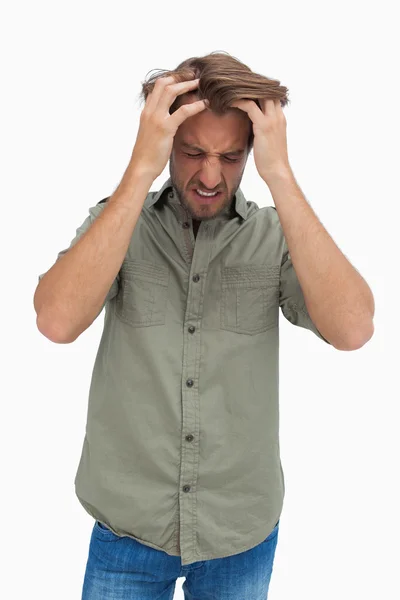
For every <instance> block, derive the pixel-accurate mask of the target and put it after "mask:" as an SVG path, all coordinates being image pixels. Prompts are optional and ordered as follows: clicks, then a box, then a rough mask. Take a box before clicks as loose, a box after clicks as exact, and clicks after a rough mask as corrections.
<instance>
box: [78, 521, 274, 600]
mask: <svg viewBox="0 0 400 600" xmlns="http://www.w3.org/2000/svg"><path fill="white" fill-rule="evenodd" d="M278 530H279V521H278V523H277V524H276V525H275V528H274V529H273V530H272V532H271V533H270V535H269V536H268V537H267V538H265V540H264V541H262V542H261V543H260V544H258V545H257V546H255V547H254V548H250V549H249V550H246V551H244V552H240V553H239V554H234V555H233V556H226V557H224V558H214V559H212V560H201V561H198V562H194V563H191V564H190V565H184V566H182V564H181V558H180V556H171V555H170V554H167V553H166V552H163V551H161V550H157V549H155V548H151V547H150V546H146V545H145V544H142V543H140V542H138V541H137V540H134V539H133V538H130V537H128V536H123V537H121V536H117V535H115V533H113V532H112V531H111V530H110V529H108V528H105V527H104V526H103V525H101V524H100V523H99V522H98V521H96V522H95V524H94V527H93V531H92V536H91V539H90V545H89V556H88V560H87V564H86V571H85V577H84V582H83V592H82V600H172V599H173V597H174V591H175V584H176V580H177V578H178V577H185V580H184V582H183V583H182V590H183V592H184V597H185V600H266V598H267V595H268V587H269V582H270V578H271V573H272V566H273V561H274V555H275V548H276V545H277V542H278Z"/></svg>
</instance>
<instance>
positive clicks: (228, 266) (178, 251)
mask: <svg viewBox="0 0 400 600" xmlns="http://www.w3.org/2000/svg"><path fill="white" fill-rule="evenodd" d="M107 200H108V198H105V199H104V200H102V201H101V202H99V203H98V204H97V205H96V206H93V207H91V208H90V209H89V213H90V214H89V216H88V217H87V218H86V220H85V221H84V222H83V224H82V225H81V226H80V227H79V229H78V230H77V234H76V237H75V238H74V239H73V240H72V242H71V245H70V247H71V246H72V245H74V244H75V243H76V241H77V240H78V239H79V238H80V236H81V235H82V234H83V233H84V232H85V231H86V230H87V229H88V227H89V226H90V224H91V223H92V222H93V220H94V219H95V218H96V217H97V216H98V215H99V213H100V212H101V211H102V210H103V208H104V206H105V202H106V201H107ZM67 250H68V248H67V249H65V250H62V251H61V252H60V253H59V255H58V258H59V257H60V256H62V254H64V253H65V252H67ZM39 277H41V276H39ZM103 306H105V317H104V330H103V333H102V337H101V340H100V344H99V348H98V352H97V355H96V359H95V363H94V368H93V373H92V380H91V385H90V391H89V401H88V413H87V425H86V434H85V437H84V441H83V448H82V454H81V458H80V462H79V466H78V469H77V474H76V478H75V491H76V495H77V497H78V499H79V501H80V503H81V504H82V506H83V507H84V509H85V510H86V511H87V512H88V513H89V514H90V515H91V516H92V517H93V518H94V519H96V520H99V521H101V522H102V523H103V524H105V525H106V526H107V527H108V528H110V529H111V530H112V531H113V532H114V533H115V534H117V535H118V536H129V537H131V538H133V539H135V540H137V541H139V542H141V543H142V544H145V545H147V546H151V547H152V548H156V549H158V550H162V551H164V552H166V553H167V554H170V555H173V556H181V562H182V565H188V564H190V563H193V562H196V561H200V560H210V559H213V558H221V557H225V556H231V555H233V554H237V553H239V552H243V551H245V550H248V549H250V548H252V547H254V546H256V545H257V544H259V543H261V542H262V541H263V540H264V539H265V538H266V537H267V536H268V535H269V534H270V533H271V531H272V529H273V528H274V526H275V525H276V523H277V521H278V520H279V518H280V515H281V511H282V506H283V498H284V492H285V487H284V476H283V471H282V466H281V461H280V453H279V385H278V379H279V328H278V324H279V307H281V310H282V312H283V314H284V316H285V317H286V319H288V320H289V321H290V322H291V323H293V324H294V325H298V326H300V327H304V328H307V329H309V330H311V331H312V332H314V334H315V335H317V336H318V337H320V338H321V339H322V340H324V341H325V342H327V343H329V342H328V341H327V340H325V338H323V336H322V335H321V334H320V333H319V331H318V330H317V329H316V327H315V325H314V324H313V322H312V321H311V318H310V316H309V314H308V312H307V308H306V306H305V302H304V297H303V293H302V290H301V287H300V285H299V281H298V279H297V276H296V273H295V270H294V268H293V265H292V262H291V258H290V254H289V253H288V247H287V244H286V240H285V238H284V235H283V230H282V227H281V224H280V221H279V218H278V213H277V211H276V209H275V207H273V206H267V207H263V208H259V207H258V206H257V204H256V203H255V202H253V201H246V199H245V197H244V195H243V193H242V192H241V190H240V188H239V189H238V191H237V192H236V195H235V198H234V201H233V204H232V206H231V207H230V208H228V209H226V211H225V212H223V213H222V214H220V215H219V216H218V217H217V218H215V219H212V220H209V221H202V222H201V223H200V226H199V229H198V233H197V236H196V238H195V237H194V234H193V222H192V219H191V217H190V215H189V213H188V212H187V210H186V209H185V208H184V207H183V206H182V205H181V204H180V202H179V200H178V197H177V195H176V192H175V191H174V189H173V188H172V186H171V180H170V179H168V180H167V181H166V182H165V184H164V185H163V187H162V188H161V190H160V191H159V192H158V193H156V192H149V193H148V195H147V197H146V200H145V202H144V206H143V209H142V211H141V214H140V216H139V219H138V222H137V224H136V226H135V229H134V231H133V234H132V238H131V241H130V244H129V248H128V251H127V253H126V256H125V258H124V261H123V263H122V265H121V269H120V271H119V273H118V275H117V277H116V279H115V281H114V282H113V285H112V287H111V289H110V291H109V293H108V295H107V297H106V299H105V302H104V305H103Z"/></svg>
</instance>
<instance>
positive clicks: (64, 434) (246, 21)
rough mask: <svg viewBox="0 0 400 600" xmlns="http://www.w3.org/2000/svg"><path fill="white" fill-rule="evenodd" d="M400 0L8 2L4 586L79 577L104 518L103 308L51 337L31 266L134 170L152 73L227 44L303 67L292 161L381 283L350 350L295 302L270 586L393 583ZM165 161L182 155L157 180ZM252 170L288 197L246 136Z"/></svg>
mask: <svg viewBox="0 0 400 600" xmlns="http://www.w3.org/2000/svg"><path fill="white" fill-rule="evenodd" d="M394 7H395V3H394V2H392V3H390V2H388V1H381V2H379V3H376V4H372V3H366V2H361V1H360V2H354V1H353V2H348V1H347V2H343V1H342V2H339V1H338V2H335V3H330V4H328V3H323V2H321V3H317V2H310V1H308V2H307V1H303V2H300V3H295V2H284V3H276V2H275V3H267V2H259V3H254V2H251V3H249V2H247V3H238V4H233V3H230V4H227V3H221V4H217V3H216V2H215V1H213V2H208V1H205V0H202V2H197V3H194V2H193V3H189V4H188V3H187V2H177V3H171V2H166V3H159V4H157V3H154V2H146V3H144V4H141V5H139V4H137V3H134V2H113V3H111V2H108V3H105V2H82V1H80V2H72V1H69V2H68V3H67V2H43V1H36V2H33V3H28V2H15V3H11V2H10V3H8V4H4V5H3V8H2V11H1V12H2V15H1V18H0V22H1V36H0V37H1V40H2V41H1V45H2V94H1V105H2V109H1V116H0V118H1V131H2V135H1V165H2V168H1V189H2V236H1V243H2V251H1V257H2V272H3V278H2V294H1V302H2V342H3V344H2V346H3V361H2V364H3V369H2V383H3V385H2V393H1V424H2V432H1V459H2V460H1V468H2V478H1V483H2V494H1V516H2V519H1V548H2V555H3V558H2V569H1V570H2V575H1V579H0V588H4V589H0V595H1V596H2V597H4V598H7V600H12V599H13V600H14V599H20V598H31V597H38V598H41V600H54V598H57V599H58V600H72V599H78V598H80V597H81V596H80V595H81V587H82V581H83V576H84V571H85V564H86V559H87V552H88V544H89V538H90V534H91V530H92V527H93V522H94V521H93V519H92V517H90V516H89V515H88V514H87V513H86V512H85V511H84V509H83V508H82V506H81V505H80V503H79V501H78V500H77V498H76V496H75V495H74V485H73V481H74V477H75V472H76V468H77V465H78V461H79V457H80V453H81V446H82V443H83V438H84V431H85V419H86V410H87V398H88V391H89V385H90V378H91V371H92V367H93V362H94V358H95V355H96V351H97V346H98V343H99V340H100V335H101V331H102V326H103V317H104V312H103V313H102V315H101V316H100V317H99V318H98V319H97V320H96V321H95V322H94V323H93V325H92V326H91V327H90V328H89V329H88V330H86V331H85V332H84V333H83V334H82V335H81V336H80V337H79V338H78V339H77V340H76V341H75V342H74V343H73V344H68V345H61V344H54V343H52V342H51V341H49V340H48V339H46V338H45V337H44V336H43V335H41V334H40V332H39V331H38V330H37V328H36V313H35V311H34V308H33V294H34V291H35V288H36V284H37V277H38V274H39V273H43V272H45V271H46V270H47V269H49V268H50V267H51V266H52V264H53V263H54V260H55V258H56V256H57V253H58V251H59V250H61V249H63V248H66V247H68V245H69V243H70V241H71V240H72V238H73V237H74V236H75V232H76V228H77V227H78V226H79V225H80V224H81V223H82V222H83V220H84V219H85V217H86V216H87V215H88V208H89V206H93V205H94V204H96V203H97V202H98V201H99V200H101V199H102V198H105V197H106V196H109V195H110V194H111V193H112V192H113V191H114V189H115V187H116V186H117V184H118V182H119V180H120V178H121V177H122V174H123V172H124V170H125V168H126V166H127V164H128V161H129V158H130V154H131V151H132V147H133V144H134V141H135V139H136V133H137V127H138V120H139V116H140V112H141V110H142V106H141V105H140V103H139V101H138V99H137V98H138V93H139V91H140V84H141V81H143V80H144V79H145V76H146V74H147V73H148V72H149V71H150V70H152V69H172V68H174V67H175V66H177V65H178V63H179V62H181V61H182V60H184V59H185V58H188V57H190V56H199V55H203V54H206V53H208V52H211V51H214V50H224V51H227V52H229V53H230V54H232V55H233V56H235V57H237V58H239V59H240V60H242V61H243V62H244V63H245V64H247V65H248V66H250V67H251V68H252V69H253V70H254V71H256V72H259V73H262V74H264V75H266V76H268V77H272V78H275V79H278V80H279V81H280V82H281V84H282V85H286V86H287V87H288V88H289V95H290V99H291V104H290V105H289V106H288V107H285V108H284V111H285V115H286V119H287V136H288V151H289V160H290V164H291V166H292V169H293V172H294V174H295V176H296V179H297V181H298V182H299V184H300V186H301V188H302V190H303V192H304V194H305V195H306V197H307V199H308V201H309V202H310V204H311V206H312V207H313V208H314V210H315V212H316V214H317V215H318V216H319V218H320V220H321V222H322V223H323V224H324V226H325V227H326V228H327V230H328V231H329V233H330V234H331V236H332V237H333V239H334V240H335V242H336V243H337V245H338V246H339V248H340V249H341V250H342V252H344V254H345V255H346V256H347V258H348V259H349V260H350V261H351V262H352V264H353V265H354V266H355V267H356V268H357V269H358V270H359V271H360V273H361V274H362V275H363V277H364V278H365V279H366V281H367V282H368V284H369V285H370V287H371V289H372V291H373V293H374V297H375V304H376V313H375V319H374V325H375V333H374V336H373V338H372V339H371V340H370V341H369V342H368V343H367V344H366V345H365V346H364V347H362V348H361V349H360V350H357V351H354V352H340V351H338V350H335V349H334V348H332V347H329V346H328V345H326V344H325V343H324V342H322V341H321V340H319V339H318V338H317V337H316V336H314V334H312V333H311V332H310V331H307V330H303V329H301V328H299V327H294V326H293V325H291V324H290V323H289V322H288V321H286V319H285V318H284V317H283V315H282V314H281V315H280V326H281V348H280V353H281V354H280V356H281V362H280V406H281V426H280V433H281V457H282V464H283V469H284V474H285V483H286V496H285V501H284V508H283V513H282V516H281V524H280V532H279V541H278V546H277V550H276V555H275V562H274V570H273V575H272V579H271V585H270V593H269V598H270V599H271V600H288V599H289V598H290V599H293V600H294V599H296V600H322V599H323V600H337V599H338V598H340V600H355V599H358V598H359V599H361V598H362V599H363V600H370V599H371V600H372V599H374V600H375V599H376V598H379V599H382V600H395V599H397V600H398V598H399V597H400V583H399V578H398V566H399V561H400V550H399V548H400V541H399V540H400V520H399V506H400V494H399V457H400V452H399V450H400V448H399V438H398V435H399V434H398V431H399V419H398V415H399V402H400V393H399V390H400V386H399V383H398V371H399V365H398V350H397V349H398V339H399V333H400V332H399V319H398V315H399V309H398V301H399V268H398V262H397V260H398V251H397V249H398V245H397V243H396V242H397V240H396V238H397V234H398V217H399V209H398V205H399V179H398V173H399V171H398V163H399V144H398V139H399V133H400V132H399V108H398V101H399V83H398V81H399V76H398V73H399V71H398V56H399V50H400V48H399V43H398V22H396V19H395V14H394ZM396 55H397V58H396ZM166 177H168V169H167V168H166V169H165V172H164V173H163V175H162V176H160V178H158V179H157V180H155V182H154V185H153V186H152V188H151V189H152V190H158V189H159V188H160V187H161V185H162V183H163V182H164V181H165V179H166ZM241 189H242V191H243V192H244V194H245V196H246V197H247V199H251V200H254V201H255V202H257V203H258V205H259V206H260V207H262V206H266V205H271V204H273V201H272V197H271V195H270V193H269V190H268V188H267V186H266V185H265V183H264V182H263V181H262V180H261V179H260V177H259V175H258V172H257V170H256V168H255V165H254V159H253V155H250V157H249V160H248V164H247V168H246V171H245V174H244V177H243V180H242V184H241ZM182 582H183V578H182V579H178V582H177V587H176V593H175V597H176V598H183V593H182V590H181V585H182ZM246 600H252V599H246Z"/></svg>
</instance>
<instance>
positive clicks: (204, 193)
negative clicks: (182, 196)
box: [196, 190, 218, 196]
mask: <svg viewBox="0 0 400 600" xmlns="http://www.w3.org/2000/svg"><path fill="white" fill-rule="evenodd" d="M196 192H197V193H198V194H200V196H216V195H217V194H218V192H214V193H212V194H207V193H206V192H201V191H200V190H196Z"/></svg>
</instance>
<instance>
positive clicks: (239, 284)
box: [220, 265, 280, 335]
mask: <svg viewBox="0 0 400 600" xmlns="http://www.w3.org/2000/svg"><path fill="white" fill-rule="evenodd" d="M279 278H280V265H238V266H230V267H222V268H221V311H220V326H221V329H226V330H228V331H234V332H236V333H244V334H248V335H254V334H257V333H262V332H264V331H268V330H269V329H273V328H274V327H277V326H278V323H279Z"/></svg>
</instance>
